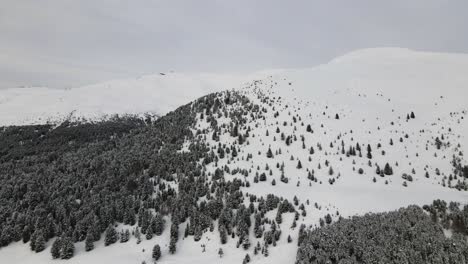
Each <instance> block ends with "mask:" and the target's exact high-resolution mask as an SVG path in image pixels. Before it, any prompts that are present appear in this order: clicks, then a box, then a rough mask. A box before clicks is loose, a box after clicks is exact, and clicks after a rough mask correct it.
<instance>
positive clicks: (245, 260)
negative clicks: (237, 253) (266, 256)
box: [242, 254, 250, 264]
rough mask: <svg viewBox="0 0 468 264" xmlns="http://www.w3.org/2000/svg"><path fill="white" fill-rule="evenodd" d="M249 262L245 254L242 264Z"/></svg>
mask: <svg viewBox="0 0 468 264" xmlns="http://www.w3.org/2000/svg"><path fill="white" fill-rule="evenodd" d="M249 262H250V256H249V254H246V255H245V257H244V260H243V261H242V264H247V263H249Z"/></svg>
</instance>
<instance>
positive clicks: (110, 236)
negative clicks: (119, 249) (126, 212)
mask: <svg viewBox="0 0 468 264" xmlns="http://www.w3.org/2000/svg"><path fill="white" fill-rule="evenodd" d="M117 240H118V235H117V231H115V228H114V227H113V226H112V225H109V227H107V229H106V235H105V238H104V245H105V246H109V245H111V244H114V243H115V242H117Z"/></svg>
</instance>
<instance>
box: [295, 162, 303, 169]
mask: <svg viewBox="0 0 468 264" xmlns="http://www.w3.org/2000/svg"><path fill="white" fill-rule="evenodd" d="M296 168H298V169H302V163H301V161H300V160H299V161H297V166H296Z"/></svg>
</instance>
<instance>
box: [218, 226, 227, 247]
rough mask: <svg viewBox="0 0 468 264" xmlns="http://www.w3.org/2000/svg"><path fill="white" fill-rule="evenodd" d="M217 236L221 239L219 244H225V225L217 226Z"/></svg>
mask: <svg viewBox="0 0 468 264" xmlns="http://www.w3.org/2000/svg"><path fill="white" fill-rule="evenodd" d="M219 238H220V240H221V244H226V242H227V231H226V227H224V226H220V227H219Z"/></svg>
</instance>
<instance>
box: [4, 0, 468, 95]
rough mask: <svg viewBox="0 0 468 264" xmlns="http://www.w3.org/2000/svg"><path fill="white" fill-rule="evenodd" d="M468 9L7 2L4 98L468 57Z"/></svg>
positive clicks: (376, 4) (459, 5) (402, 2)
mask: <svg viewBox="0 0 468 264" xmlns="http://www.w3.org/2000/svg"><path fill="white" fill-rule="evenodd" d="M466 10H468V2H467V1H463V0H452V1H444V0H412V1H407V0H395V1H386V2H385V3H384V2H383V1H373V0H356V1H338V0H331V1H306V0H303V1H300V0H297V1H281V0H258V1H248V0H238V1H229V2H228V1H222V0H207V1H178V0H174V1H162V0H158V1H149V0H142V1H111V0H106V1H91V0H82V1H71V0H44V1H35V0H23V1H17V0H4V1H2V7H1V8H0V36H1V41H0V88H6V87H18V86H31V85H34V86H49V87H54V88H66V87H76V86H80V85H84V84H89V83H93V82H98V81H103V80H108V79H114V78H127V77H136V76H140V75H143V74H151V73H154V72H159V71H168V70H175V71H184V72H250V71H255V70H262V69H266V68H286V67H309V66H314V65H317V64H320V63H323V62H326V61H328V60H330V59H332V58H334V57H336V56H339V55H341V54H343V53H346V52H349V51H352V50H355V49H360V48H368V47H381V46H399V47H406V48H412V49H417V50H428V51H444V52H468V34H467V33H468V16H466V15H465V12H466Z"/></svg>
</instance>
